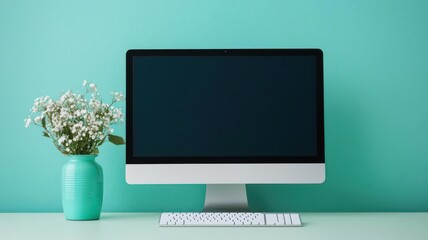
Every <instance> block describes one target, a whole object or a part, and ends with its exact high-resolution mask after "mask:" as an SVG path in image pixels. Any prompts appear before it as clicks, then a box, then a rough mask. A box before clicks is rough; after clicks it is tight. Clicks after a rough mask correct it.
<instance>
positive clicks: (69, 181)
mask: <svg viewBox="0 0 428 240" xmlns="http://www.w3.org/2000/svg"><path fill="white" fill-rule="evenodd" d="M83 87H84V88H85V92H84V93H83V94H82V93H78V92H77V93H73V92H71V91H70V90H69V91H65V92H63V94H62V96H61V97H60V98H59V99H58V100H53V99H52V98H50V97H49V96H44V97H39V98H36V99H35V100H34V104H33V106H32V108H31V110H30V111H31V114H30V116H29V117H28V118H27V119H25V127H29V126H30V125H31V124H34V125H36V126H39V127H41V128H43V136H45V137H48V138H51V139H52V141H53V143H54V145H55V147H56V148H57V149H58V150H59V151H60V152H62V153H63V154H65V155H66V156H67V157H68V159H69V161H68V162H67V163H66V164H65V165H64V167H63V169H62V205H63V209H64V215H65V218H66V219H67V220H96V219H99V218H100V213H101V207H102V201H103V171H102V168H101V166H100V165H99V164H98V163H97V162H95V157H96V156H97V155H98V153H99V150H98V147H99V146H101V145H102V144H103V143H104V142H105V141H106V140H108V141H110V142H112V143H113V144H116V145H120V144H125V141H124V140H123V138H122V137H119V136H116V135H113V128H112V127H111V125H113V124H117V123H122V122H123V113H122V111H121V109H120V108H117V107H115V106H114V104H115V103H117V102H121V101H124V100H125V98H124V96H123V94H122V93H118V92H112V93H111V95H112V100H111V102H109V103H104V102H103V101H102V100H101V98H100V94H99V93H98V90H97V86H96V85H95V84H93V83H90V84H88V82H87V81H86V80H85V81H83ZM89 95H90V97H89Z"/></svg>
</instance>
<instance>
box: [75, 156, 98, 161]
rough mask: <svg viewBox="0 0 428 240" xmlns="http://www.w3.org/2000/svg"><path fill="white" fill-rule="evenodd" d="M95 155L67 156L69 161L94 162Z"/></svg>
mask: <svg viewBox="0 0 428 240" xmlns="http://www.w3.org/2000/svg"><path fill="white" fill-rule="evenodd" d="M96 156H97V155H68V160H70V161H94V160H95V157H96Z"/></svg>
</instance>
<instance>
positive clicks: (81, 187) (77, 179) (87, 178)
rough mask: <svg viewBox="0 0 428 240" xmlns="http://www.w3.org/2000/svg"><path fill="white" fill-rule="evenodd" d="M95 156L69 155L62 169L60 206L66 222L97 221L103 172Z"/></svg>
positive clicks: (101, 193)
mask: <svg viewBox="0 0 428 240" xmlns="http://www.w3.org/2000/svg"><path fill="white" fill-rule="evenodd" d="M95 157H96V155H69V156H68V162H67V163H66V164H65V165H64V167H63V168H62V206H63V210H64V216H65V219H67V220H97V219H99V218H100V214H101V207H102V204H103V170H102V168H101V166H100V165H99V164H98V163H97V162H95Z"/></svg>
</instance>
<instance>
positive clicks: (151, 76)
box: [127, 53, 324, 163]
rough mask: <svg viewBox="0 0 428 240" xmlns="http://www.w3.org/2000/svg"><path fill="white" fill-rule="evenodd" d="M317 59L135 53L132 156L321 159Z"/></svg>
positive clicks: (151, 158) (167, 160)
mask: <svg viewBox="0 0 428 240" xmlns="http://www.w3.org/2000/svg"><path fill="white" fill-rule="evenodd" d="M317 61H319V59H318V58H317V56H314V55H311V54H306V55H305V54H304V55H300V54H291V55H287V54H283V55H260V54H257V55H242V54H238V55H209V54H208V55H200V54H198V55H191V54H190V55H186V54H184V53H183V54H177V55H168V54H166V55H156V54H154V55H151V54H148V55H135V56H132V79H131V81H132V83H131V84H132V89H131V91H132V92H131V100H132V103H131V105H132V109H128V110H131V111H132V112H131V114H128V113H127V114H128V115H127V116H130V117H132V139H131V144H132V153H131V154H132V155H133V157H135V159H138V158H139V159H140V160H139V161H143V162H147V163H189V162H195V163H205V162H206V163H241V162H248V163H258V162H260V163H265V162H320V161H321V160H320V159H319V156H318V155H319V150H320V149H319V148H320V144H319V141H320V136H319V134H320V131H319V130H320V129H319V128H320V127H322V126H321V125H320V122H319V121H320V119H319V118H320V114H322V112H320V109H319V107H320V104H319V101H320V97H321V98H322V91H321V96H320V95H319V94H320V91H319V88H322V79H320V73H319V68H318V67H319V62H317ZM321 78H322V77H321ZM128 83H129V81H128ZM320 84H321V85H320ZM127 87H129V86H127ZM128 93H129V91H128ZM128 95H129V94H128ZM128 101H129V96H128ZM128 104H129V102H128ZM321 106H322V105H321ZM321 111H322V109H321ZM321 117H322V116H321ZM127 135H128V131H127ZM322 138H323V136H322ZM322 141H323V139H322ZM128 144H130V143H129V141H128ZM322 148H323V145H322ZM322 151H323V149H322ZM322 153H323V152H322ZM323 161H324V159H323V158H322V161H321V162H323Z"/></svg>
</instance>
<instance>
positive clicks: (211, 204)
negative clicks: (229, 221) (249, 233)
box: [203, 184, 250, 212]
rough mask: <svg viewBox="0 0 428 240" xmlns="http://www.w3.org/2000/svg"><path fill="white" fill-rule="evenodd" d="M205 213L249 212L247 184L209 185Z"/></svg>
mask: <svg viewBox="0 0 428 240" xmlns="http://www.w3.org/2000/svg"><path fill="white" fill-rule="evenodd" d="M203 211H204V212H249V211H250V210H249V208H248V200H247V190H246V187H245V184H207V190H206V193H205V205H204V210H203Z"/></svg>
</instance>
